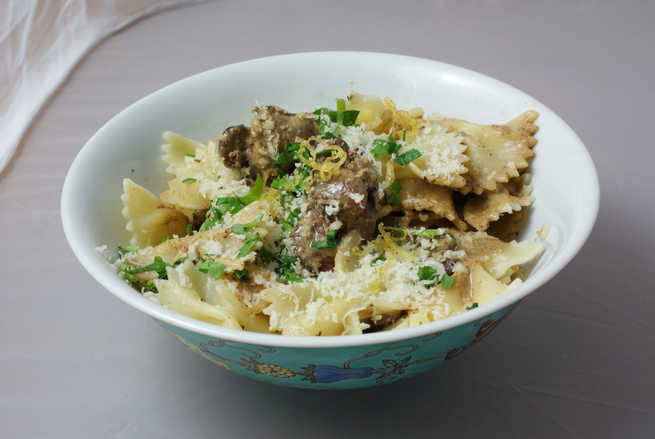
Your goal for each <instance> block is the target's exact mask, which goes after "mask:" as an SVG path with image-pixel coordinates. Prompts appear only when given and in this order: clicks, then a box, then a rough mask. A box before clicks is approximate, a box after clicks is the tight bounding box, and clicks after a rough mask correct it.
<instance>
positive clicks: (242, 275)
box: [232, 268, 248, 282]
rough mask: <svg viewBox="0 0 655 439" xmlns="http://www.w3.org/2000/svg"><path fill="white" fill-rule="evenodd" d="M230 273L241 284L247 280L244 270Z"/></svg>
mask: <svg viewBox="0 0 655 439" xmlns="http://www.w3.org/2000/svg"><path fill="white" fill-rule="evenodd" d="M232 273H234V277H236V278H237V280H238V281H239V282H243V281H244V280H246V279H247V278H248V270H246V269H245V268H244V269H243V270H234V271H233V272H232Z"/></svg>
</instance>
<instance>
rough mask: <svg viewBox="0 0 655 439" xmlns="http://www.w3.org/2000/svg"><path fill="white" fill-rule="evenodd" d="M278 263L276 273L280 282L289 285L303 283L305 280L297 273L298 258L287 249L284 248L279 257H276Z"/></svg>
mask: <svg viewBox="0 0 655 439" xmlns="http://www.w3.org/2000/svg"><path fill="white" fill-rule="evenodd" d="M275 260H276V261H277V263H278V266H277V268H276V269H275V272H276V273H277V275H278V277H279V278H280V280H282V281H283V282H287V283H292V282H302V281H303V280H304V278H303V277H302V276H300V275H299V274H298V273H297V272H296V261H297V258H296V257H295V256H293V255H291V254H289V251H288V250H287V249H285V248H283V249H282V250H281V251H280V253H279V254H278V255H276V256H275Z"/></svg>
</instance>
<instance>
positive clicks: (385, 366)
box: [158, 305, 515, 389]
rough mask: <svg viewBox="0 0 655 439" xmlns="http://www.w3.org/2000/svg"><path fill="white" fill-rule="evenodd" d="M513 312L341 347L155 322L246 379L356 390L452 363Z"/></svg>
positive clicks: (505, 309)
mask: <svg viewBox="0 0 655 439" xmlns="http://www.w3.org/2000/svg"><path fill="white" fill-rule="evenodd" d="M514 307H515V305H511V306H508V307H506V308H503V309H501V310H500V311H497V312H495V313H493V314H490V315H488V316H485V317H483V318H481V319H479V320H476V321H473V322H470V323H468V324H466V325H461V326H457V327H455V328H451V329H448V330H445V331H443V332H439V333H435V334H430V335H426V336H422V337H417V338H412V339H407V340H403V341H400V342H394V343H384V344H373V345H361V346H349V347H339V348H289V347H272V346H263V345H253V344H245V343H238V342H233V341H229V340H222V339H219V338H216V337H210V336H207V335H203V334H198V333H195V332H191V331H188V330H185V329H182V328H179V327H176V326H173V325H170V324H167V323H164V322H161V321H158V323H159V324H160V325H162V326H163V327H164V328H166V329H168V330H169V331H170V332H171V333H173V335H175V336H176V337H177V338H178V339H179V340H180V341H182V342H183V343H184V344H186V345H187V346H188V347H189V348H190V349H191V350H193V351H194V352H196V353H198V354H200V355H201V356H203V357H204V358H206V359H207V360H209V361H211V362H212V363H214V364H217V365H219V366H221V367H223V368H225V369H227V370H229V371H232V372H236V373H238V374H241V375H245V376H247V377H249V378H254V379H256V380H260V381H265V382H268V383H273V384H279V385H283V386H291V387H300V388H307V389H354V388H360V387H371V386H376V385H380V384H386V383H391V382H394V381H397V380H399V379H404V378H408V377H411V376H414V375H416V374H419V373H421V372H426V371H428V370H430V369H432V368H433V367H435V366H437V365H439V364H441V363H443V362H444V361H445V360H450V359H451V358H453V357H455V356H457V355H459V354H460V353H462V352H463V351H464V350H465V349H467V348H468V347H470V346H471V345H473V344H475V343H476V342H478V341H479V340H481V339H482V338H484V337H485V336H487V335H488V334H489V333H490V332H491V331H493V330H494V329H495V328H496V327H497V326H498V324H500V322H501V321H502V320H503V319H504V318H505V317H507V315H509V313H510V312H511V310H512V309H513V308H514Z"/></svg>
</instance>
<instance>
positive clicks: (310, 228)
mask: <svg viewBox="0 0 655 439" xmlns="http://www.w3.org/2000/svg"><path fill="white" fill-rule="evenodd" d="M330 222H331V221H330V220H329V219H328V217H327V215H325V213H324V212H323V211H322V209H318V208H310V209H309V210H308V211H307V213H305V215H304V216H303V217H302V218H300V219H299V220H298V224H296V227H295V228H294V229H293V231H292V232H291V239H292V240H293V242H294V247H293V252H294V253H295V255H296V256H297V257H298V259H300V261H301V263H302V264H303V265H304V266H305V267H306V268H307V269H309V270H312V271H329V270H332V268H333V267H334V256H335V254H336V249H333V248H313V247H312V243H313V242H317V241H325V240H326V239H327V234H328V232H329V226H330Z"/></svg>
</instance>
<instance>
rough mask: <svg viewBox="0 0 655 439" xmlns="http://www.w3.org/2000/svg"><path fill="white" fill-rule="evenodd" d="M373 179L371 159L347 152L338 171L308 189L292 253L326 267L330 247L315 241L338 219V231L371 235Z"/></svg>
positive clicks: (314, 265) (331, 256)
mask: <svg viewBox="0 0 655 439" xmlns="http://www.w3.org/2000/svg"><path fill="white" fill-rule="evenodd" d="M376 194H377V179H376V177H375V171H374V169H373V166H372V165H371V163H370V162H369V161H368V160H366V159H364V158H362V157H359V156H351V157H349V158H348V161H347V162H346V163H345V164H344V166H343V167H342V168H341V171H340V172H339V174H338V175H336V176H334V177H333V178H332V179H331V180H329V181H327V182H320V183H318V184H316V185H315V186H314V187H313V188H312V190H311V191H310V193H309V197H308V199H309V206H308V208H307V212H306V213H305V215H304V216H303V217H302V218H300V220H299V221H298V224H297V225H296V227H295V229H294V231H293V232H292V235H291V236H292V239H293V241H294V253H295V254H296V256H298V258H299V259H300V260H301V262H302V263H303V265H304V266H305V267H307V268H309V269H311V270H314V271H323V270H330V269H332V267H333V265H334V254H335V252H334V249H315V248H312V247H311V245H312V243H313V242H315V241H325V240H326V237H327V233H328V231H329V226H330V224H332V223H334V222H341V227H340V228H339V234H340V235H343V234H345V233H347V232H349V231H350V230H357V231H358V232H359V233H360V235H361V236H362V237H363V238H364V239H372V238H373V237H374V236H375V230H376V229H375V224H376V216H375V205H376V202H377V200H376Z"/></svg>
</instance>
